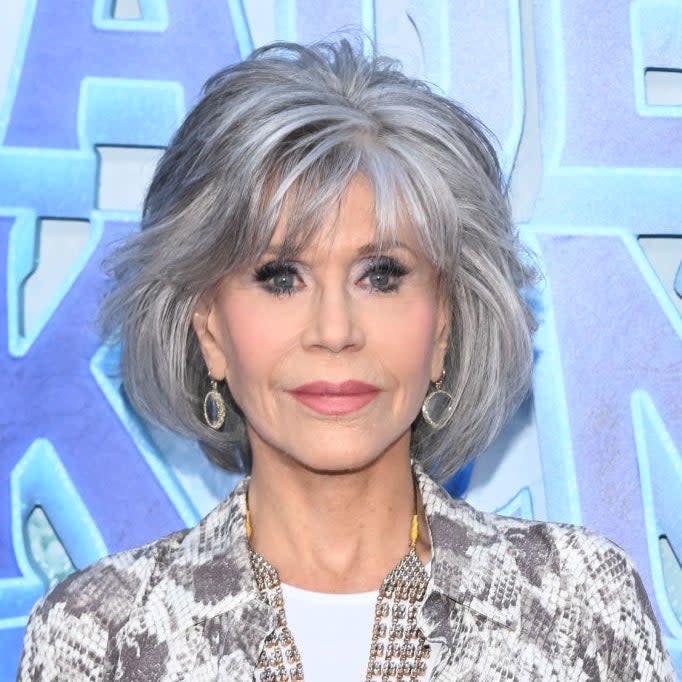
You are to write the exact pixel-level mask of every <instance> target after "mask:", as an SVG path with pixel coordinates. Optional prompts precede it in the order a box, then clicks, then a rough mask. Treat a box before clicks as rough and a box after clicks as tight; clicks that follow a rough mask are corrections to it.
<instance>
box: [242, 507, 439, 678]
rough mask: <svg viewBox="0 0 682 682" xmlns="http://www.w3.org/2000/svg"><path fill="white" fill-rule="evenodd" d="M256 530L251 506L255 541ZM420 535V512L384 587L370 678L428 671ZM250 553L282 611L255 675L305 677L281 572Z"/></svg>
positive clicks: (265, 593)
mask: <svg viewBox="0 0 682 682" xmlns="http://www.w3.org/2000/svg"><path fill="white" fill-rule="evenodd" d="M251 534H252V528H251V515H250V513H249V511H248V509H247V511H246V536H247V538H248V539H249V540H250V539H251ZM418 538H419V520H418V518H417V514H415V515H414V516H413V517H412V523H411V525H410V546H409V549H408V551H407V554H405V556H404V557H403V558H402V559H401V560H400V561H399V562H398V563H397V564H396V565H395V567H394V568H393V569H392V570H391V572H390V573H389V574H388V575H387V576H386V577H385V578H384V580H383V582H382V583H381V587H380V588H379V594H378V596H377V601H376V606H375V608H374V626H373V628H372V643H371V645H370V653H369V663H368V664H367V674H366V676H365V682H408V681H409V682H416V681H417V680H420V679H422V678H423V677H424V675H426V670H427V661H428V658H429V655H430V653H431V650H430V647H429V645H428V644H427V643H426V638H425V637H424V635H423V634H422V632H421V630H420V629H419V627H418V626H417V610H418V607H419V603H420V602H421V600H422V598H423V597H424V593H425V591H426V584H427V582H428V579H429V576H428V573H427V572H426V569H425V568H424V565H423V564H422V562H421V561H420V560H419V557H418V556H417V540H418ZM249 554H250V558H251V567H252V569H253V574H254V576H255V579H256V585H257V587H258V591H259V592H260V593H261V596H262V597H263V599H264V600H265V601H266V602H267V603H268V604H270V606H272V607H273V608H274V609H275V612H276V614H277V624H276V626H275V629H274V630H273V631H272V632H271V633H270V634H269V635H268V636H267V637H266V638H265V646H264V647H263V650H262V651H261V654H260V657H259V658H258V663H257V664H256V673H255V679H256V681H257V682H303V680H304V677H303V664H302V662H301V656H300V654H299V651H298V648H297V647H296V643H295V642H294V638H293V636H292V634H291V631H290V630H289V626H288V625H287V618H286V613H285V611H284V596H283V594H282V583H281V582H280V580H279V574H278V573H277V570H276V569H275V568H274V567H273V566H272V564H270V563H269V562H268V560H267V559H265V558H264V557H263V556H261V555H260V554H258V552H256V551H255V550H254V549H253V548H252V547H251V545H250V544H249Z"/></svg>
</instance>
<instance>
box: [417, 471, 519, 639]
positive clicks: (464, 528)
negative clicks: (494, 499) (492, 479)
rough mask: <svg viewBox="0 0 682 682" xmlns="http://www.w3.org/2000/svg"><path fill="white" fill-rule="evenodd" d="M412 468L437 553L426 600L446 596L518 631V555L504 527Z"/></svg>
mask: <svg viewBox="0 0 682 682" xmlns="http://www.w3.org/2000/svg"><path fill="white" fill-rule="evenodd" d="M413 468H414V472H415V477H416V480H417V482H418V485H419V490H420V493H421V498H422V504H423V505H424V510H425V512H426V518H427V520H428V526H429V531H430V534H431V548H432V552H433V556H432V560H431V581H430V585H429V588H428V594H427V600H428V597H429V595H430V594H436V595H444V596H446V597H447V598H448V599H450V600H452V601H454V602H456V603H457V604H459V605H461V606H463V607H466V608H467V609H470V610H472V611H474V612H476V613H477V614H478V615H480V616H483V617H485V618H486V619H488V620H491V621H493V622H494V623H497V624H498V625H502V626H504V627H506V628H510V629H512V630H514V629H516V628H517V626H518V623H519V617H520V601H519V597H520V590H521V584H520V582H519V579H518V575H519V570H518V566H517V562H516V558H515V551H516V550H515V549H514V547H513V546H512V543H511V542H510V541H509V540H508V539H507V537H506V536H505V534H504V533H503V531H502V529H501V528H500V524H499V523H495V522H494V517H491V515H490V514H484V513H481V512H478V511H476V510H475V509H474V508H473V507H471V505H469V504H467V503H466V502H464V501H463V500H458V499H454V498H452V497H451V496H450V495H449V494H448V493H447V491H445V490H444V489H443V488H442V487H441V486H440V485H438V483H436V482H435V481H434V480H433V479H432V478H431V477H430V476H429V475H428V474H427V473H426V472H425V471H424V469H423V468H422V467H421V465H419V464H418V463H415V464H414V466H413ZM431 601H435V600H434V599H433V598H432V600H431ZM425 634H427V633H425Z"/></svg>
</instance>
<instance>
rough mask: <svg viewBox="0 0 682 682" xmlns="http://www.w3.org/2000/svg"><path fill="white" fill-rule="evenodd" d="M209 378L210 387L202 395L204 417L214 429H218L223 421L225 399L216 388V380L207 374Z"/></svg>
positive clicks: (225, 412)
mask: <svg viewBox="0 0 682 682" xmlns="http://www.w3.org/2000/svg"><path fill="white" fill-rule="evenodd" d="M208 377H209V379H210V380H211V388H210V389H209V391H208V392H207V393H206V395H205V396H204V419H205V420H206V423H207V424H208V425H209V426H210V427H211V428H212V429H215V430H216V431H220V429H221V428H222V426H223V424H224V423H225V415H226V414H227V410H226V408H225V399H224V398H223V396H222V394H221V393H220V391H219V390H218V382H217V381H216V380H215V379H213V378H212V377H211V375H210V374H209V375H208Z"/></svg>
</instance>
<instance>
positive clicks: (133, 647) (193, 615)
mask: <svg viewBox="0 0 682 682" xmlns="http://www.w3.org/2000/svg"><path fill="white" fill-rule="evenodd" d="M246 486H247V481H246V480H242V481H241V482H240V483H238V484H237V486H236V488H235V489H234V491H233V492H232V493H231V495H230V496H229V497H228V498H227V499H226V500H224V501H223V502H222V503H221V504H219V505H218V506H217V507H216V508H215V509H214V510H213V511H212V512H211V513H210V514H209V515H208V516H206V518H204V519H203V520H202V521H201V522H200V523H199V525H197V526H195V527H194V528H192V529H191V530H190V531H188V532H187V533H186V534H185V535H184V536H183V537H182V538H181V539H180V540H179V541H178V542H177V543H176V544H175V545H173V546H170V547H168V546H167V545H166V546H164V545H163V544H160V547H161V548H163V549H162V550H161V553H160V555H159V556H158V557H157V566H156V570H155V573H154V574H153V575H152V578H151V579H150V581H149V584H148V587H147V591H146V594H145V595H144V596H143V598H142V599H141V600H140V601H139V605H138V606H137V608H136V609H135V610H134V611H133V612H132V614H131V615H130V617H129V619H128V621H127V623H126V625H125V627H124V628H123V629H122V630H121V631H120V632H119V633H118V635H117V637H116V642H115V644H116V650H117V666H116V679H122V680H126V681H130V682H135V681H137V680H140V681H141V680H145V681H146V682H151V680H155V681H156V680H158V681H162V680H163V681H165V680H170V679H173V680H181V679H192V680H207V681H208V680H211V681H213V680H216V681H217V680H230V681H237V680H249V682H250V681H251V680H252V679H253V669H254V667H255V665H256V661H257V658H258V655H259V651H260V647H261V644H262V642H263V640H264V638H265V636H266V635H267V634H268V633H269V632H270V631H271V630H272V629H273V628H274V626H275V613H274V611H273V610H272V609H271V608H270V607H269V606H268V605H267V604H265V603H264V602H262V601H261V600H260V598H259V595H258V591H257V588H256V585H255V582H254V580H253V576H252V572H251V565H250V559H249V554H248V545H247V541H246V533H245V526H244V520H245V510H246Z"/></svg>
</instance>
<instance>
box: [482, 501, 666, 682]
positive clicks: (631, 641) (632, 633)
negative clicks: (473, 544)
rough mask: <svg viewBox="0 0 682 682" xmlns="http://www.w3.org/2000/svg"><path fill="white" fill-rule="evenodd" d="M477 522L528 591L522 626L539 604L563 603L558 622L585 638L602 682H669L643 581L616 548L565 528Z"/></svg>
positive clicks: (489, 517) (496, 519)
mask: <svg viewBox="0 0 682 682" xmlns="http://www.w3.org/2000/svg"><path fill="white" fill-rule="evenodd" d="M482 518H483V519H485V521H486V522H487V523H489V524H491V525H492V526H494V527H495V528H496V529H497V531H498V532H499V533H501V534H502V535H503V536H504V537H505V539H506V540H507V541H508V542H509V543H510V547H511V550H510V551H511V552H512V553H513V555H514V558H515V561H516V565H517V566H518V570H519V574H520V576H522V580H523V581H524V582H525V586H526V589H525V590H524V591H525V593H526V598H525V600H526V601H527V603H526V604H524V605H523V606H522V611H525V613H526V620H527V621H530V620H533V619H534V618H535V611H537V609H538V608H539V604H542V607H543V608H545V609H547V608H548V606H549V605H550V604H551V602H552V599H557V595H564V596H563V598H560V599H558V600H557V609H556V612H557V613H559V614H561V616H560V620H565V621H566V623H568V622H569V621H571V622H572V623H573V625H574V629H575V631H576V632H580V633H581V636H582V637H584V638H585V639H584V643H585V647H586V648H585V652H586V653H590V652H591V653H593V654H594V656H595V658H600V657H602V660H603V665H604V668H605V669H606V670H607V673H606V674H607V679H609V680H611V679H614V680H624V679H647V680H666V681H672V680H674V679H675V674H674V672H673V668H672V664H671V661H670V658H669V655H668V653H667V651H666V647H665V643H664V642H663V638H662V636H661V631H660V628H659V625H658V622H657V619H656V616H655V614H654V611H653V609H652V607H651V603H650V601H649V597H648V595H647V593H646V590H645V588H644V585H643V583H642V579H641V577H640V575H639V573H638V571H637V568H636V567H635V565H634V563H633V561H632V560H631V558H630V557H629V556H628V554H627V552H626V551H625V550H624V549H623V548H622V547H620V546H619V545H617V544H616V543H615V542H613V541H611V540H609V539H608V538H606V537H605V536H603V535H601V534H600V533H598V532H595V531H593V530H590V529H588V528H584V527H582V526H577V525H572V524H568V523H552V522H539V521H526V520H522V519H513V518H508V517H502V516H498V515H495V514H483V515H482ZM531 595H533V596H531ZM536 596H537V597H540V599H539V600H536V599H535V598H534V597H536ZM574 613H579V614H581V615H580V618H579V619H575V618H574V616H573V615H572V614H574ZM562 628H564V626H562ZM568 630H569V629H566V630H565V631H568Z"/></svg>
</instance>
